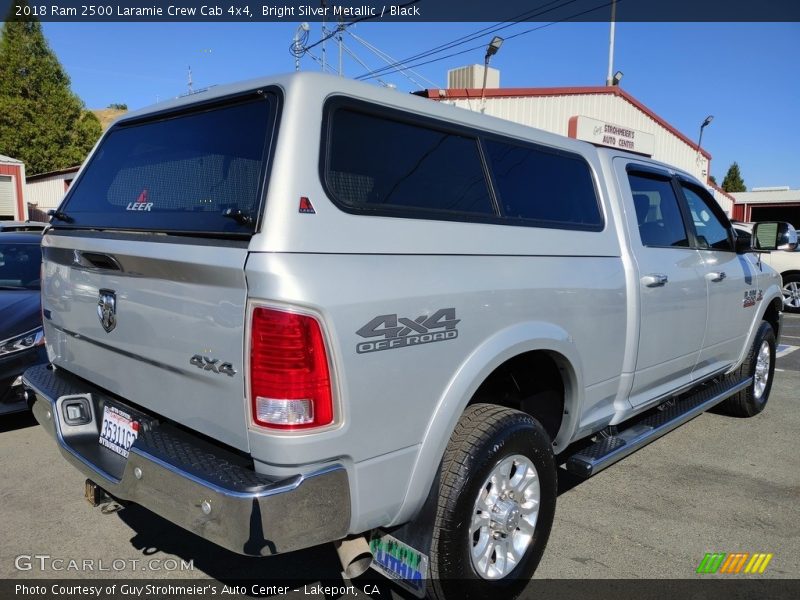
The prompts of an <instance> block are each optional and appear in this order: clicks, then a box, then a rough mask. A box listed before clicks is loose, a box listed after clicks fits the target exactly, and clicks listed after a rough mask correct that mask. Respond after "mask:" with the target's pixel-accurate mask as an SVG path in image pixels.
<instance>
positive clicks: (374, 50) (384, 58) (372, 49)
mask: <svg viewBox="0 0 800 600" xmlns="http://www.w3.org/2000/svg"><path fill="white" fill-rule="evenodd" d="M347 34H348V35H349V36H350V37H352V38H353V39H354V40H355V41H357V42H358V43H359V44H361V45H362V46H364V47H365V48H366V49H367V50H369V51H370V52H372V53H373V54H374V55H375V56H377V57H378V58H380V59H381V60H382V61H384V62H385V63H387V64H389V65H393V64H397V59H395V58H392V57H391V56H389V55H388V54H386V52H384V51H383V50H381V49H380V48H378V47H376V46H373V45H372V44H370V43H369V42H368V41H367V40H365V39H363V38H361V37H359V36H357V35H356V34H355V33H353V32H352V31H348V32H347ZM361 64H362V66H363V67H364V68H365V69H369V67H368V66H367V65H365V64H364V63H361ZM399 68H400V70H401V73H402V75H404V76H405V77H406V79H408V80H409V81H411V83H413V84H414V85H416V86H417V87H419V88H420V89H425V86H424V85H422V84H421V83H420V82H419V81H418V80H417V79H415V78H414V77H412V75H414V76H416V77H417V78H418V79H422V80H424V81H426V82H428V83H429V84H430V85H431V86H433V87H437V86H436V83H434V82H433V81H431V80H430V79H428V78H427V77H425V76H424V75H420V74H419V73H417V72H415V71H412V70H411V69H405V68H403V67H402V65H401V66H400V67H399ZM406 71H408V73H410V74H411V75H409V74H408V73H406Z"/></svg>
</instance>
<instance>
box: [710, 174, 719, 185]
mask: <svg viewBox="0 0 800 600" xmlns="http://www.w3.org/2000/svg"><path fill="white" fill-rule="evenodd" d="M708 180H709V181H710V182H711V183H713V184H714V185H718V184H717V178H716V177H714V176H713V175H709V176H708Z"/></svg>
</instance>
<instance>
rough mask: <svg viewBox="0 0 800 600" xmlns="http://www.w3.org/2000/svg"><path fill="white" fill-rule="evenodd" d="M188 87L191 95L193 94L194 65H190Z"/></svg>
mask: <svg viewBox="0 0 800 600" xmlns="http://www.w3.org/2000/svg"><path fill="white" fill-rule="evenodd" d="M186 85H187V86H188V88H189V93H190V94H191V93H192V92H193V91H194V90H193V88H192V65H189V74H188V77H187V79H186Z"/></svg>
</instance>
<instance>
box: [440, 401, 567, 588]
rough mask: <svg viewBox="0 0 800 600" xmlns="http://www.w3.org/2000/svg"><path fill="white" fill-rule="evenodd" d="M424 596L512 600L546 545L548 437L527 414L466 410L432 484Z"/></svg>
mask: <svg viewBox="0 0 800 600" xmlns="http://www.w3.org/2000/svg"><path fill="white" fill-rule="evenodd" d="M438 491H439V498H438V505H437V511H436V519H435V524H434V531H433V542H432V545H431V556H430V559H431V578H430V583H429V590H428V592H429V596H430V597H431V598H435V599H436V600H445V599H447V600H450V599H459V600H460V599H462V598H463V599H475V598H481V599H482V598H504V599H505V598H513V597H514V596H516V595H517V594H519V593H520V592H521V591H522V590H523V588H524V587H525V586H526V585H527V583H528V582H529V581H530V578H531V575H532V574H533V572H534V571H535V569H536V567H537V565H538V564H539V561H540V559H541V557H542V553H543V552H544V547H545V545H546V544H547V538H548V537H549V535H550V528H551V526H552V523H553V514H554V512H555V504H556V471H555V463H554V460H553V451H552V447H551V444H550V439H549V436H548V435H547V433H546V432H545V430H544V428H543V427H542V425H541V424H540V423H539V422H538V421H536V420H535V419H534V418H533V417H531V416H530V415H528V414H526V413H523V412H520V411H516V410H511V409H508V408H503V407H501V406H495V405H491V404H475V405H473V406H470V407H468V408H467V410H466V411H465V412H464V414H463V415H462V417H461V419H460V420H459V422H458V425H457V426H456V429H455V431H454V432H453V435H452V437H451V438H450V443H449V444H448V446H447V450H446V452H445V456H444V459H443V461H442V466H441V472H440V478H439V490H438Z"/></svg>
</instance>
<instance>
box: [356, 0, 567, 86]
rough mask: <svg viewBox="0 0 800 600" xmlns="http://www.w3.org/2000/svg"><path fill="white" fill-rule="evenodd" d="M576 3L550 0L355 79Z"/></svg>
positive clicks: (436, 52)
mask: <svg viewBox="0 0 800 600" xmlns="http://www.w3.org/2000/svg"><path fill="white" fill-rule="evenodd" d="M576 1H577V0H567V1H566V2H563V0H551V1H550V2H546V3H545V4H541V5H539V6H537V7H536V8H532V9H531V10H528V11H526V12H524V13H520V14H518V15H516V16H514V17H511V18H510V19H507V20H505V21H500V22H499V23H495V24H494V25H490V26H488V27H484V28H482V29H478V30H477V31H474V32H472V33H468V34H466V35H463V36H461V37H458V38H455V39H454V40H451V41H449V42H446V43H444V44H440V45H439V46H434V47H433V48H430V49H428V50H424V51H422V52H419V53H418V54H414V55H412V56H409V57H407V58H405V59H403V60H401V61H396V62H395V63H394V64H393V65H388V66H385V67H381V68H380V69H375V70H374V71H370V72H368V73H364V74H362V75H359V76H358V77H356V79H362V78H365V77H366V76H367V75H374V74H376V73H383V72H385V71H388V70H390V69H392V68H394V67H398V66H400V65H402V64H404V63H408V62H411V61H413V60H418V59H421V58H427V57H428V56H432V55H434V54H438V53H440V52H444V51H446V50H449V49H451V48H455V47H457V46H460V45H462V44H466V43H468V42H471V41H473V40H476V39H478V38H479V37H482V36H483V35H489V34H492V33H496V32H498V31H502V30H503V29H507V28H509V27H513V26H514V25H519V23H520V22H521V21H525V20H527V19H532V18H534V17H538V16H540V15H543V14H545V13H547V12H550V11H551V10H555V9H557V8H563V7H564V6H567V5H568V4H572V3H573V2H576ZM559 2H563V4H560V5H558V6H554V7H552V8H547V7H548V6H551V5H552V4H558V3H559ZM546 8H547V10H544V9H546Z"/></svg>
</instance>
